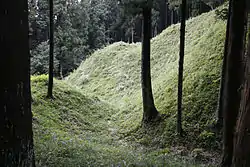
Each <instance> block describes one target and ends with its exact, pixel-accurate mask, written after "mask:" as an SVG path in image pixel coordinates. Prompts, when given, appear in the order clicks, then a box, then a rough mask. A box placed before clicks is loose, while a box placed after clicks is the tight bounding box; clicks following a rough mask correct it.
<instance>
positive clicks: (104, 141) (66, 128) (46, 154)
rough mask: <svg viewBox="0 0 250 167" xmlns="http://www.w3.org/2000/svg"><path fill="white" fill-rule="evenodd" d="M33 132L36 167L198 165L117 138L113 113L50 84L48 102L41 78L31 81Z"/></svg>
mask: <svg viewBox="0 0 250 167" xmlns="http://www.w3.org/2000/svg"><path fill="white" fill-rule="evenodd" d="M31 80H32V98H33V103H32V108H33V130H34V143H35V154H36V164H37V166H38V167H45V166H48V167H77V166H81V167H88V166H89V167H93V166H94V167H101V166H103V167H106V166H110V167H111V166H113V167H118V166H119V167H127V166H128V167H133V166H138V167H139V166H141V167H144V166H145V167H147V166H177V167H178V166H179V167H182V166H199V165H197V164H199V163H197V162H195V161H194V160H193V159H191V158H190V157H189V158H182V157H178V156H175V157H174V156H173V155H171V154H167V153H169V149H166V148H165V149H158V150H154V151H152V150H151V151H149V150H147V149H144V147H143V146H139V145H136V146H135V145H133V144H132V143H129V142H126V141H125V140H124V139H122V138H119V134H118V131H117V128H118V126H117V125H116V124H115V123H114V121H113V120H112V119H114V118H113V116H112V115H114V114H115V113H116V112H117V110H114V109H113V108H112V107H111V106H110V105H109V104H107V103H105V102H103V101H101V100H99V99H98V98H96V97H86V96H85V95H84V94H83V93H82V92H81V91H80V90H77V89H75V88H72V87H71V86H69V85H68V84H67V83H65V82H63V81H58V80H54V81H55V83H54V98H53V99H48V98H47V97H46V92H47V80H48V77H47V76H46V75H42V76H34V77H32V79H31Z"/></svg>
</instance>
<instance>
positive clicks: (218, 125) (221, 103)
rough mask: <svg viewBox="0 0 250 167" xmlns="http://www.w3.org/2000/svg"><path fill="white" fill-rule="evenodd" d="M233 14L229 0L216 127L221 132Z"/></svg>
mask: <svg viewBox="0 0 250 167" xmlns="http://www.w3.org/2000/svg"><path fill="white" fill-rule="evenodd" d="M231 12H232V0H229V6H228V18H227V29H226V39H225V45H224V57H223V64H222V69H221V79H220V92H219V97H218V106H217V123H216V127H217V129H218V130H220V129H221V128H222V126H223V113H222V111H223V93H224V84H225V71H226V63H227V54H228V38H229V28H230V18H231Z"/></svg>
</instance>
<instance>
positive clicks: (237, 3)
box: [221, 0, 246, 167]
mask: <svg viewBox="0 0 250 167" xmlns="http://www.w3.org/2000/svg"><path fill="white" fill-rule="evenodd" d="M245 16H246V0H232V15H231V18H230V28H229V29H230V32H229V40H228V42H229V45H228V55H227V64H226V73H225V92H224V98H223V100H224V102H223V115H224V116H223V157H222V162H221V166H226V167H227V166H231V164H232V156H233V138H234V129H235V124H236V118H237V115H238V110H239V106H240V89H241V83H242V74H241V73H242V71H243V70H242V59H243V50H244V46H243V45H244V25H245Z"/></svg>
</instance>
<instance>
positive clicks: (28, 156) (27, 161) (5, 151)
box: [0, 0, 35, 167]
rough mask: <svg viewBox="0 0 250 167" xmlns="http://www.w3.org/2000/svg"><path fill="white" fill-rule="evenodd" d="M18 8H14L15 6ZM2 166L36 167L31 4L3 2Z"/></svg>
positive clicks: (23, 0)
mask: <svg viewBox="0 0 250 167" xmlns="http://www.w3.org/2000/svg"><path fill="white" fill-rule="evenodd" d="M13 4H14V5H13ZM0 10H1V13H2V15H1V27H0V37H1V40H0V46H1V52H2V54H1V61H0V75H1V77H2V78H3V79H2V80H1V87H0V94H1V100H0V106H1V109H0V134H1V135H0V138H1V139H0V166H1V167H9V166H10V167H12V166H13V167H14V166H15V167H23V166H25V167H26V166H28V167H31V166H35V163H34V162H35V159H34V148H33V132H32V113H31V93H30V74H29V71H30V69H29V68H30V53H29V40H28V30H29V28H28V1H27V0H14V1H7V0H6V1H1V2H0Z"/></svg>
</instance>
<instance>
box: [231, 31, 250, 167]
mask: <svg viewBox="0 0 250 167" xmlns="http://www.w3.org/2000/svg"><path fill="white" fill-rule="evenodd" d="M249 41H250V34H248V49H247V50H248V51H247V57H246V62H247V63H246V68H245V84H244V91H243V92H242V96H241V97H242V99H241V107H240V114H239V119H238V121H237V127H236V135H235V141H234V157H233V165H232V166H234V167H238V166H240V167H248V166H250V145H249V143H250V136H249V129H250V77H249V76H250V42H249Z"/></svg>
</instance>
